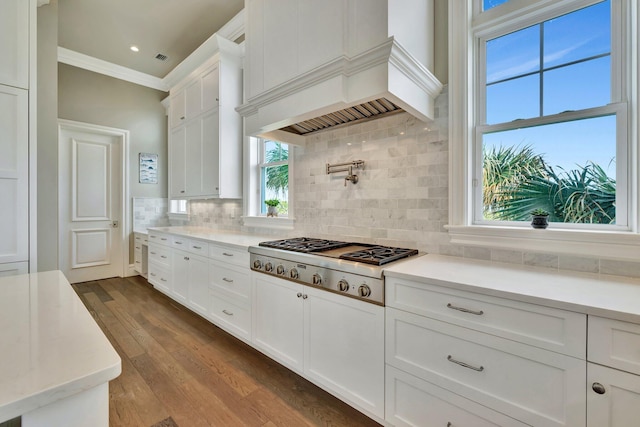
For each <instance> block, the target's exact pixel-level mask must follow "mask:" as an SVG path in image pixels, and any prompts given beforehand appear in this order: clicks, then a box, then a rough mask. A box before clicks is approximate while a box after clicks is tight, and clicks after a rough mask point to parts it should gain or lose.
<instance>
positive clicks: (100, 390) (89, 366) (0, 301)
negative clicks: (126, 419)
mask: <svg viewBox="0 0 640 427" xmlns="http://www.w3.org/2000/svg"><path fill="white" fill-rule="evenodd" d="M0 347H1V348H2V353H1V355H0V361H1V362H0V422H4V421H7V420H10V419H13V418H15V417H18V416H22V426H24V427H31V426H51V425H64V426H67V427H75V426H77V427H81V426H89V425H90V426H105V427H106V426H108V425H109V381H110V380H112V379H114V378H116V377H117V376H118V375H120V372H121V361H120V357H119V356H118V353H117V352H116V351H115V349H114V348H113V346H112V345H111V344H110V343H109V341H108V339H107V338H106V337H105V335H104V334H103V332H102V331H101V330H100V328H99V327H98V325H97V324H96V322H95V321H94V319H93V318H92V317H91V315H90V313H89V312H88V311H87V309H86V308H85V306H84V305H83V304H82V302H81V301H80V299H79V298H78V296H77V295H76V293H75V292H74V290H73V289H72V288H71V285H70V284H69V282H68V281H67V279H66V278H65V277H64V275H63V274H62V272H60V271H49V272H44V273H35V274H26V275H19V276H12V277H4V278H0Z"/></svg>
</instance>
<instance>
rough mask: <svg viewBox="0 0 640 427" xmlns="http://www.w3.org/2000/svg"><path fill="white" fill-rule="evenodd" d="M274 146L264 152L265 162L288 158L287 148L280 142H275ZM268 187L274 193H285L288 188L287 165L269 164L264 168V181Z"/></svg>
mask: <svg viewBox="0 0 640 427" xmlns="http://www.w3.org/2000/svg"><path fill="white" fill-rule="evenodd" d="M275 145H276V146H275V148H272V149H271V150H269V151H267V152H266V153H265V161H266V162H267V163H271V162H279V161H282V160H287V159H288V158H289V150H287V149H285V148H284V147H283V146H282V143H280V142H276V143H275ZM265 185H266V186H267V188H268V189H270V190H273V191H275V192H276V194H283V195H284V194H285V193H286V191H287V190H288V189H289V165H278V166H270V167H267V168H266V182H265Z"/></svg>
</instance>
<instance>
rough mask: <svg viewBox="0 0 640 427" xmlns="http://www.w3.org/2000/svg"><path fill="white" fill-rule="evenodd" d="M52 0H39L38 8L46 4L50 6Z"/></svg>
mask: <svg viewBox="0 0 640 427" xmlns="http://www.w3.org/2000/svg"><path fill="white" fill-rule="evenodd" d="M49 3H50V0H38V7H40V6H44V5H45V4H49Z"/></svg>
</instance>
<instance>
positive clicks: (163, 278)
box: [148, 262, 171, 294]
mask: <svg viewBox="0 0 640 427" xmlns="http://www.w3.org/2000/svg"><path fill="white" fill-rule="evenodd" d="M148 280H149V283H151V284H152V285H153V287H154V288H156V289H158V290H159V291H161V292H163V293H165V294H168V293H169V291H170V289H171V271H170V270H169V268H168V267H165V266H163V265H161V264H157V263H155V262H150V263H149V279H148Z"/></svg>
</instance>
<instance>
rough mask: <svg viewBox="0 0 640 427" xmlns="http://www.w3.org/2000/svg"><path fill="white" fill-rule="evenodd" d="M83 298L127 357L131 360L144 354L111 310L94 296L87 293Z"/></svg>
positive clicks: (91, 293)
mask: <svg viewBox="0 0 640 427" xmlns="http://www.w3.org/2000/svg"><path fill="white" fill-rule="evenodd" d="M84 296H85V298H86V300H87V302H88V303H89V304H90V305H91V307H92V308H93V310H95V312H96V313H97V314H98V317H99V318H100V320H101V321H102V323H103V324H104V325H105V326H106V327H107V329H108V330H109V331H111V334H112V335H113V337H114V339H115V340H116V341H117V343H118V344H119V345H120V347H121V348H122V350H123V351H124V353H125V355H126V356H127V357H129V358H132V357H136V356H139V355H141V354H143V353H144V349H143V348H142V347H141V346H140V344H139V343H138V341H136V340H135V338H134V337H132V336H131V334H130V333H129V332H128V331H127V329H126V328H125V327H124V326H123V325H122V323H120V322H119V321H118V319H117V318H116V317H115V316H114V315H113V313H112V312H111V310H109V309H108V308H107V306H105V305H104V303H103V302H102V301H101V300H100V298H98V296H97V295H96V294H94V293H93V292H88V293H86V294H84Z"/></svg>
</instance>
